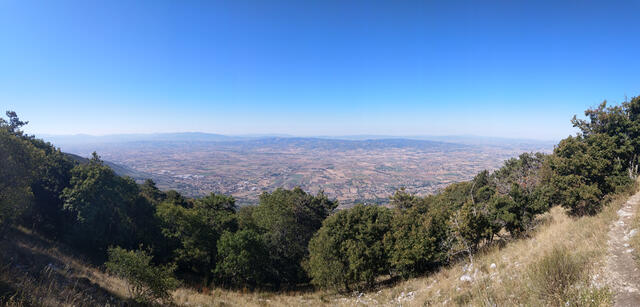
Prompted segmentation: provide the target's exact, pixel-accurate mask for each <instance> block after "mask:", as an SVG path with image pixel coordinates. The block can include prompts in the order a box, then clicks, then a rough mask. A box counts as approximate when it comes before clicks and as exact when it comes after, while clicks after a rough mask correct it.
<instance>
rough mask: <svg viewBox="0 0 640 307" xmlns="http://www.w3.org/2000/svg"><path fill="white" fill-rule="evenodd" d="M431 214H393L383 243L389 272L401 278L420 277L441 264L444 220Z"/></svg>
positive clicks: (444, 234) (410, 211)
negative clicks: (389, 229) (389, 267)
mask: <svg viewBox="0 0 640 307" xmlns="http://www.w3.org/2000/svg"><path fill="white" fill-rule="evenodd" d="M434 211H435V210H434ZM434 211H429V212H427V213H420V212H418V211H417V210H415V209H413V208H412V209H408V210H397V211H396V214H395V215H394V217H393V222H392V226H391V227H392V230H391V231H389V232H388V233H387V234H386V236H385V238H384V243H385V248H386V250H387V254H388V255H389V262H390V265H391V268H392V269H393V271H394V272H395V273H397V274H399V275H401V276H402V277H411V276H416V275H420V274H422V273H425V272H426V271H428V270H430V269H433V268H435V267H437V266H438V265H440V264H441V263H443V262H444V261H445V256H446V251H445V250H444V249H443V245H444V241H445V239H446V232H447V230H446V219H445V216H444V215H442V214H438V212H434Z"/></svg>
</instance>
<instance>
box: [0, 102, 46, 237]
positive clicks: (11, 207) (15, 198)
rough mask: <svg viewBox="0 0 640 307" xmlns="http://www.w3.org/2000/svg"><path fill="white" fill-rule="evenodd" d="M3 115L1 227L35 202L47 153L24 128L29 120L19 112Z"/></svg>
mask: <svg viewBox="0 0 640 307" xmlns="http://www.w3.org/2000/svg"><path fill="white" fill-rule="evenodd" d="M7 116H8V118H9V119H8V120H5V119H3V118H0V165H1V167H0V231H1V230H2V228H4V227H6V226H8V225H9V224H11V223H12V222H13V221H14V220H15V219H16V218H17V217H18V216H20V214H22V213H23V212H25V211H27V210H28V209H29V208H30V206H31V205H32V203H33V191H32V189H31V183H32V182H33V181H34V180H35V179H36V178H37V176H38V175H39V174H40V169H41V165H42V160H43V159H44V153H43V152H42V150H40V149H38V148H36V147H35V146H33V144H32V143H31V142H30V141H29V140H30V138H29V137H26V136H24V135H23V133H22V131H21V130H20V128H21V127H22V126H23V125H25V124H26V122H22V121H20V120H19V119H18V116H17V115H16V114H15V112H11V111H7Z"/></svg>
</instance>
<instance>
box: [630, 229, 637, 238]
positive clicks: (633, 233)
mask: <svg viewBox="0 0 640 307" xmlns="http://www.w3.org/2000/svg"><path fill="white" fill-rule="evenodd" d="M637 234H638V229H631V231H629V237H633V236H635V235H637Z"/></svg>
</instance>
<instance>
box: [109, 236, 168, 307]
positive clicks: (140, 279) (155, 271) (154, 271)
mask: <svg viewBox="0 0 640 307" xmlns="http://www.w3.org/2000/svg"><path fill="white" fill-rule="evenodd" d="M108 253H109V261H108V262H106V263H105V266H106V267H107V270H108V272H110V273H111V274H114V275H116V276H118V277H121V278H124V279H126V280H127V282H128V283H129V293H130V295H131V296H132V297H133V298H134V299H135V300H136V301H137V302H140V303H151V302H153V301H154V300H162V301H165V302H167V301H170V300H171V291H173V290H175V289H176V288H177V287H178V285H179V282H178V280H176V279H175V278H174V277H173V271H174V270H175V266H172V265H165V266H154V265H153V264H152V263H151V258H152V256H151V255H149V253H147V252H146V251H143V250H135V251H129V250H126V249H123V248H120V247H115V248H109V250H108Z"/></svg>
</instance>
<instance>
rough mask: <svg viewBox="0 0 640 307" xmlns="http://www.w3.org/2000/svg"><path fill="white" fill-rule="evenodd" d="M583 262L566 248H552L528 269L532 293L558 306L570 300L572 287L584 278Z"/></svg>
mask: <svg viewBox="0 0 640 307" xmlns="http://www.w3.org/2000/svg"><path fill="white" fill-rule="evenodd" d="M584 267H585V261H584V260H583V259H581V258H580V257H578V256H577V255H573V254H571V253H570V252H569V250H568V249H567V248H566V247H554V248H553V250H552V251H551V252H549V253H547V254H546V255H545V256H544V257H543V258H542V259H540V260H539V261H538V262H535V263H533V264H531V265H530V267H529V279H530V281H531V287H532V291H533V292H534V293H535V294H536V295H538V296H539V298H540V299H541V300H545V301H548V302H550V303H552V305H556V306H559V305H561V304H564V302H566V301H569V300H570V295H571V291H572V287H573V286H574V285H575V284H576V283H577V282H579V281H580V279H581V278H582V277H583V276H584Z"/></svg>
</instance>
